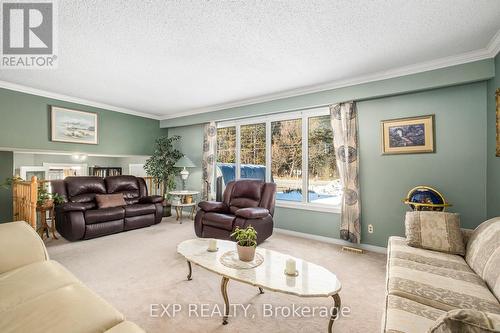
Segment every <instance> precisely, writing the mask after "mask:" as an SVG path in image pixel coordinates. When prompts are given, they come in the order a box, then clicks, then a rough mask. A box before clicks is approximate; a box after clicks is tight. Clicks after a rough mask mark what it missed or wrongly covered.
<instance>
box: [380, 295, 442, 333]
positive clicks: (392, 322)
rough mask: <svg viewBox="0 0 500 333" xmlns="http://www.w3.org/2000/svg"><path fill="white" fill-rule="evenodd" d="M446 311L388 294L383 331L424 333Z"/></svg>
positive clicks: (391, 332)
mask: <svg viewBox="0 0 500 333" xmlns="http://www.w3.org/2000/svg"><path fill="white" fill-rule="evenodd" d="M445 313H446V312H445V311H442V310H439V309H435V308H433V307H430V306H428V305H425V304H420V303H418V302H415V301H413V300H410V299H407V298H404V297H399V296H395V295H387V297H386V312H385V317H384V327H383V330H382V332H387V333H389V332H390V333H395V332H399V333H423V332H426V331H427V330H428V329H429V328H430V327H431V326H432V325H433V324H434V322H435V320H436V319H437V318H439V317H440V316H442V315H443V314H445Z"/></svg>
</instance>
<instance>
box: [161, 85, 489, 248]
mask: <svg viewBox="0 0 500 333" xmlns="http://www.w3.org/2000/svg"><path fill="white" fill-rule="evenodd" d="M486 93H487V83H486V81H484V80H483V81H482V82H477V83H469V84H462V85H456V86H451V87H445V88H439V89H431V90H426V91H419V92H414V93H407V94H400V95H395V96H390V97H384V98H374V99H364V100H362V101H360V102H358V111H359V133H360V137H359V139H360V163H361V164H360V165H361V168H360V177H361V202H362V225H363V230H362V243H365V244H371V245H377V246H384V247H385V246H386V244H387V238H388V237H389V236H391V235H403V234H404V213H405V211H407V210H408V208H407V207H406V206H405V205H404V204H403V203H402V200H403V198H404V197H405V196H406V194H407V193H408V191H409V190H410V189H411V188H412V187H414V186H416V185H420V184H425V185H431V186H435V187H436V188H437V189H438V190H440V191H441V192H442V193H443V194H444V195H445V197H446V199H447V200H449V201H450V202H451V203H452V204H453V207H452V209H450V211H454V212H459V213H460V214H461V215H462V225H463V226H464V227H469V228H473V227H475V226H477V225H478V224H479V223H481V222H482V221H484V219H485V218H486V193H487V185H486V170H487V168H486V164H487V156H486V144H487V136H486V131H485V128H486V120H487V107H486ZM309 98H310V97H308V99H309ZM272 103H273V102H269V103H265V105H264V106H263V107H267V109H273V108H274V107H275V105H274V104H272ZM426 114H434V115H435V120H436V125H435V127H436V128H435V130H436V133H435V134H436V153H433V154H411V155H381V147H380V142H381V138H380V121H381V120H384V119H391V118H399V117H410V116H419V115H426ZM250 115H251V113H247V116H250ZM182 133H185V134H186V136H185V139H184V140H183V141H182V142H181V143H180V145H179V148H180V150H181V151H182V152H184V153H185V154H187V155H188V156H189V157H190V158H191V159H193V161H194V160H196V162H195V163H196V164H197V165H201V161H200V159H201V145H202V135H203V132H202V127H201V125H193V126H184V127H177V128H171V129H169V135H171V134H181V135H182ZM195 175H196V176H195ZM189 181H190V182H189V186H191V187H192V188H198V189H199V188H201V173H200V170H199V168H197V169H196V171H194V172H192V177H190V180H189ZM275 222H276V227H279V228H283V229H288V230H292V231H298V232H303V233H309V234H315V235H320V236H326V237H332V238H339V231H338V230H339V214H335V213H324V212H314V211H308V210H299V209H291V208H277V209H276V214H275ZM368 224H373V226H374V233H373V234H369V233H368V232H367V226H368Z"/></svg>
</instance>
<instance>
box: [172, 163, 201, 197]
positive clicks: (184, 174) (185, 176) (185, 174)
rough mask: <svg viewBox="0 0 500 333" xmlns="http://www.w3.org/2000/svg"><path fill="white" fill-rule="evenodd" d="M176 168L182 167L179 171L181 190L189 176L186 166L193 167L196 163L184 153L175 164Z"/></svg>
mask: <svg viewBox="0 0 500 333" xmlns="http://www.w3.org/2000/svg"><path fill="white" fill-rule="evenodd" d="M174 167H176V168H183V169H182V170H181V172H180V174H181V180H182V190H185V189H186V181H187V179H188V177H189V171H187V170H186V168H194V167H196V165H195V164H194V163H193V161H191V160H190V159H189V158H188V157H187V156H186V155H184V156H182V157H181V158H180V159H179V160H178V161H177V162H176V163H175V164H174Z"/></svg>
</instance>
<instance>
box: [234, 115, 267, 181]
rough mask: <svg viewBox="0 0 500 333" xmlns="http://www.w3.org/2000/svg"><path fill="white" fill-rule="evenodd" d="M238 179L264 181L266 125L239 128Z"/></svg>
mask: <svg viewBox="0 0 500 333" xmlns="http://www.w3.org/2000/svg"><path fill="white" fill-rule="evenodd" d="M240 145H241V150H240V178H253V179H262V180H266V124H251V125H242V126H241V127H240Z"/></svg>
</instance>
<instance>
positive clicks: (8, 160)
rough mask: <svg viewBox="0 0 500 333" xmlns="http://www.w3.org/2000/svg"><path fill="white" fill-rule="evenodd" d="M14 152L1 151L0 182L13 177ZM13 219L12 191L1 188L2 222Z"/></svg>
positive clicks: (0, 206)
mask: <svg viewBox="0 0 500 333" xmlns="http://www.w3.org/2000/svg"><path fill="white" fill-rule="evenodd" d="M13 164H14V154H13V153H12V152H11V151H0V183H3V180H4V179H5V178H8V177H12V171H13V168H12V166H13ZM11 220H12V193H11V191H10V189H3V188H0V223H3V222H8V221H11Z"/></svg>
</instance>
